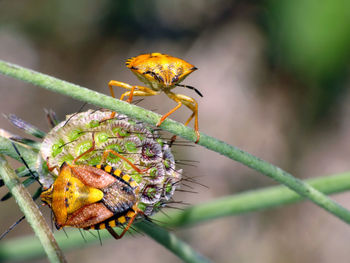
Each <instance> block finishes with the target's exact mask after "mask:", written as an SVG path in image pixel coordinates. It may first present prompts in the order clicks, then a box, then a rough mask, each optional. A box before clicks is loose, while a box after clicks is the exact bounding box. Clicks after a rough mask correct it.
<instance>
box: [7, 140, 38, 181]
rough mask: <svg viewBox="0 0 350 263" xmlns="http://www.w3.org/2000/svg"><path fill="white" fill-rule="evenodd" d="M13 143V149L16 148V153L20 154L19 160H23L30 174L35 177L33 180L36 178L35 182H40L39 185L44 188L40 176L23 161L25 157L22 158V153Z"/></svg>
mask: <svg viewBox="0 0 350 263" xmlns="http://www.w3.org/2000/svg"><path fill="white" fill-rule="evenodd" d="M11 143H12V146H13V148H15V151H16V153H17V154H18V156H19V158H20V159H21V160H22V162H23V164H24V166H25V167H26V168H27V169H28V171H29V173H30V174H31V175H32V176H33V178H34V179H35V180H37V181H38V183H39V184H40V185H41V186H43V185H42V183H40V181H39V178H38V176H37V175H35V174H34V172H33V171H32V170H31V169H30V168H29V166H28V164H27V162H26V161H25V160H24V159H23V157H22V155H21V153H20V152H19V150H18V148H17V146H16V144H14V143H13V142H11Z"/></svg>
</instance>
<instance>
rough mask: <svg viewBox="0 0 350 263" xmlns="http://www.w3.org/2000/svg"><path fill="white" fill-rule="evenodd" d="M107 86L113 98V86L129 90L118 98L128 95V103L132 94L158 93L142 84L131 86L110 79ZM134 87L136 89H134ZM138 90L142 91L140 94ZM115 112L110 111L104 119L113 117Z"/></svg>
mask: <svg viewBox="0 0 350 263" xmlns="http://www.w3.org/2000/svg"><path fill="white" fill-rule="evenodd" d="M108 87H109V91H110V93H111V96H112V97H113V98H115V95H114V90H113V87H121V88H124V89H128V90H130V91H127V92H124V93H123V94H122V95H121V96H120V100H123V99H124V97H125V96H128V99H127V102H129V103H131V101H132V98H133V96H134V95H135V96H151V95H156V94H158V93H157V92H154V91H153V90H151V89H149V88H146V87H142V86H131V85H129V84H127V83H124V82H120V81H116V80H111V81H110V82H109V83H108ZM135 89H136V91H135ZM138 91H142V92H141V94H140V93H138ZM143 94H149V95H143ZM115 114H116V113H115V112H112V113H111V115H110V116H109V117H108V118H107V119H104V120H109V119H113V118H114V117H115Z"/></svg>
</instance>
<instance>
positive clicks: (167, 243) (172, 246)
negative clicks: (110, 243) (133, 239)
mask: <svg viewBox="0 0 350 263" xmlns="http://www.w3.org/2000/svg"><path fill="white" fill-rule="evenodd" d="M135 226H136V227H137V228H138V229H140V230H141V231H142V232H144V233H146V234H147V235H148V236H150V237H151V238H153V239H154V240H156V241H157V242H158V243H159V244H162V245H163V246H164V247H166V248H167V249H169V250H170V251H172V252H173V253H174V254H175V255H177V256H178V257H179V258H181V259H182V260H183V261H184V262H189V263H195V262H210V260H209V259H207V258H205V257H203V256H202V255H201V254H199V253H198V252H196V251H194V250H193V249H192V248H191V247H190V246H189V245H188V244H186V243H184V242H183V241H181V240H179V239H178V238H177V237H176V236H175V235H174V234H172V233H169V232H168V231H166V230H165V229H164V228H161V227H159V226H157V225H155V224H152V223H150V222H147V221H146V222H140V223H135Z"/></svg>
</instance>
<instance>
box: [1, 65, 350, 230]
mask: <svg viewBox="0 0 350 263" xmlns="http://www.w3.org/2000/svg"><path fill="white" fill-rule="evenodd" d="M0 73H2V74H4V75H7V76H11V77H13V78H16V79H19V80H23V81H26V82H29V83H32V84H34V85H36V86H39V87H42V88H45V89H48V90H51V91H54V92H58V93H61V94H63V95H66V96H70V97H72V98H75V99H77V100H81V101H85V102H88V103H91V104H94V105H96V106H99V107H103V108H107V109H110V110H114V111H117V112H119V113H123V114H126V115H128V116H130V117H132V118H135V119H137V120H140V121H143V122H146V123H149V124H151V125H155V124H156V123H157V121H158V120H159V118H160V115H159V114H156V113H154V112H151V111H147V110H145V109H142V108H140V107H138V106H135V105H132V104H129V103H126V102H124V101H120V100H116V99H114V98H112V97H110V96H106V95H103V94H101V93H98V92H95V91H92V90H89V89H87V88H83V87H80V86H78V85H74V84H71V83H69V82H66V81H62V80H59V79H57V78H54V77H51V76H48V75H45V74H42V73H39V72H35V71H32V70H29V69H26V68H23V67H20V66H18V65H14V64H11V63H8V62H5V61H1V60H0ZM161 128H162V129H164V130H167V131H169V132H171V133H174V134H176V135H178V136H180V137H182V138H185V139H187V140H190V141H195V140H196V135H195V133H194V131H193V130H192V129H190V128H188V127H186V126H184V125H182V124H180V123H178V122H175V121H173V120H171V119H169V118H167V119H166V120H165V121H164V122H163V123H162V125H161ZM198 144H199V145H202V146H204V147H206V148H208V149H210V150H213V151H216V152H218V153H220V154H222V155H224V156H226V157H228V158H231V159H232V160H235V161H238V162H240V163H242V164H244V165H246V166H248V167H250V168H252V169H254V170H256V171H259V172H261V173H262V174H264V175H266V176H269V177H270V178H272V179H274V180H275V181H277V182H279V183H281V184H284V185H285V186H287V187H289V188H290V189H292V190H294V191H295V192H297V193H298V194H299V195H301V196H302V197H305V198H307V199H309V200H311V201H312V202H314V203H315V204H317V205H318V206H320V207H322V208H324V209H325V210H327V211H329V212H330V213H332V214H334V215H335V216H337V217H338V218H340V219H341V220H343V221H345V222H347V223H350V211H348V210H347V209H345V208H344V207H342V206H340V205H339V204H338V203H336V202H334V201H333V200H331V199H330V198H328V197H327V196H325V195H324V194H322V193H321V192H319V191H317V190H316V189H315V188H313V187H311V186H310V185H308V184H306V183H304V182H303V181H301V180H299V179H297V178H295V177H293V176H292V175H291V174H289V173H287V172H285V171H283V170H282V169H280V168H278V167H276V166H274V165H272V164H270V163H268V162H266V161H263V160H261V159H259V158H257V157H255V156H253V155H251V154H249V153H247V152H244V151H242V150H241V149H239V148H236V147H234V146H231V145H229V144H226V143H225V142H222V141H220V140H218V139H215V138H213V137H210V136H208V135H205V134H203V133H201V137H200V140H199V143H198Z"/></svg>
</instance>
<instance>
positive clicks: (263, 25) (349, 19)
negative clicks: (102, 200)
mask: <svg viewBox="0 0 350 263" xmlns="http://www.w3.org/2000/svg"><path fill="white" fill-rule="evenodd" d="M146 52H162V53H167V54H170V55H173V56H176V57H180V58H183V59H185V60H187V61H188V62H190V63H192V64H194V65H195V66H196V67H198V68H199V70H198V71H196V72H194V73H193V74H192V75H191V76H189V77H188V78H187V79H186V81H185V83H186V84H188V85H192V86H195V87H196V88H198V89H199V90H200V91H201V92H202V93H203V94H204V98H200V97H199V96H198V95H197V94H195V93H194V92H193V91H191V90H185V89H184V88H177V91H178V92H179V93H183V94H188V95H190V96H193V97H194V98H196V99H198V102H199V125H200V130H201V131H202V132H204V133H206V134H209V135H212V136H214V137H217V138H219V139H221V140H224V141H226V142H228V143H229V144H232V145H235V146H238V147H240V148H242V149H244V150H246V151H248V152H250V153H252V154H254V155H257V156H259V157H261V158H263V159H265V160H267V161H269V162H271V163H273V164H275V165H278V166H280V167H282V168H283V169H285V170H287V171H289V172H291V173H292V174H293V175H295V176H297V177H299V178H311V177H316V176H324V175H328V174H334V173H339V172H344V171H349V170H350V161H349V160H350V136H349V135H350V106H349V105H350V92H349V87H350V78H349V60H350V1H347V0H323V1H318V0H294V1H288V0H265V1H253V0H252V1H240V0H206V1H203V0H192V1H188V0H178V1H170V0H148V1H141V0H134V1H127V0H100V1H91V0H84V1H83V0H75V1H69V0H51V1H43V0H27V1H11V0H2V1H0V59H3V60H7V61H9V62H13V63H16V64H19V65H22V66H24V67H28V68H31V69H34V70H37V71H40V72H43V73H46V74H49V75H52V76H55V77H58V78H61V79H64V80H67V81H70V82H73V83H76V84H79V85H82V86H85V87H88V88H90V89H93V90H96V91H99V92H102V93H106V94H108V88H107V83H108V81H109V80H111V79H115V80H119V81H124V82H127V83H130V84H139V81H138V80H137V79H136V78H135V76H134V75H133V74H132V73H131V72H130V71H129V70H128V69H127V68H126V67H125V65H124V61H125V60H126V59H127V58H128V57H131V56H136V55H138V54H141V53H146ZM121 92H122V91H121V90H117V94H118V95H120V94H121ZM81 105H82V103H81V102H78V101H75V100H72V99H70V98H68V97H64V96H61V95H58V94H54V93H52V92H49V91H46V90H43V89H41V88H37V87H33V86H31V85H28V84H26V83H23V82H20V81H18V80H14V79H10V78H7V77H4V76H0V112H1V113H4V114H9V113H14V114H16V115H17V116H19V117H21V118H23V119H24V120H27V121H29V122H30V123H33V124H35V125H36V126H38V127H40V128H41V129H42V130H45V131H48V130H49V128H48V125H47V123H46V119H45V116H44V111H43V109H44V108H47V109H53V110H54V111H56V113H57V115H58V117H59V118H60V119H63V118H64V117H65V115H66V114H70V113H73V112H76V111H77V110H78V109H79V108H80V107H81ZM139 105H140V106H142V107H145V108H147V109H151V110H155V111H156V112H158V113H165V112H167V111H168V110H169V109H171V108H172V107H173V106H174V105H175V103H174V102H172V101H170V100H168V99H167V98H166V96H165V95H164V94H162V95H160V96H156V97H148V98H146V99H145V100H144V101H142V102H141V103H140V104H139ZM88 107H89V106H87V108H88ZM189 114H190V111H189V110H188V109H186V108H183V109H181V110H179V111H178V112H177V113H176V114H174V115H173V118H174V119H176V120H178V121H184V120H186V119H187V117H188V116H189ZM0 127H1V128H3V129H6V130H9V131H11V132H13V133H19V134H21V135H23V134H22V133H20V132H19V131H18V130H17V129H16V128H14V127H12V126H11V125H10V124H9V123H8V122H7V120H6V119H5V118H3V117H2V116H1V117H0ZM174 151H175V155H176V158H177V159H187V160H196V161H199V163H198V164H196V165H197V167H190V166H185V167H184V169H185V173H186V174H188V175H191V176H200V179H199V180H200V182H201V183H202V184H204V185H206V186H208V189H207V188H204V187H201V186H199V185H197V186H195V191H196V192H197V194H190V193H181V194H179V195H177V200H183V201H185V202H188V203H191V204H197V203H201V202H206V201H209V200H213V199H215V198H219V197H222V196H225V195H229V194H235V193H238V192H240V191H244V190H248V189H255V188H259V187H263V186H267V185H274V184H275V183H274V182H272V181H271V180H270V179H268V178H265V177H264V176H262V175H260V174H258V173H256V172H254V171H252V170H251V169H248V168H245V167H243V166H242V165H240V164H237V163H235V162H233V161H231V160H229V159H227V158H225V157H223V156H220V155H218V154H216V153H213V152H210V151H208V150H206V149H205V148H203V147H199V146H196V147H175V149H174ZM4 193H5V191H4V190H3V189H2V190H0V194H1V195H2V194H4ZM334 199H335V200H336V201H338V202H340V203H341V204H342V205H344V206H345V207H347V208H349V209H350V193H343V194H340V195H337V196H334ZM0 206H1V207H0V209H1V210H0V211H1V212H0V232H3V231H5V230H6V229H7V228H8V226H9V225H11V224H12V223H13V222H15V221H16V220H17V219H18V218H19V217H20V216H21V212H20V211H19V209H18V207H17V206H16V205H15V201H14V200H9V201H7V202H4V203H1V204H0ZM44 210H46V212H47V213H46V216H47V219H48V220H50V217H49V213H48V211H47V210H48V209H44ZM31 233H32V230H31V229H30V227H29V226H28V224H27V223H26V222H23V223H21V224H20V225H19V226H18V227H17V228H16V229H15V230H13V231H12V232H11V233H10V234H9V235H8V236H7V239H10V238H12V237H18V236H21V235H29V234H31ZM175 234H176V235H177V236H179V237H180V238H182V239H183V240H185V241H186V242H188V243H189V244H190V245H191V246H193V247H194V248H195V249H196V250H198V251H200V252H201V253H203V254H205V255H206V256H208V257H209V258H211V259H212V260H213V261H214V262H261V263H265V262H266V263H267V262H269V263H270V262H288V263H289V262H319V263H323V262H349V259H350V250H349V240H350V228H349V226H348V225H346V224H345V223H343V222H341V221H340V220H338V219H336V218H335V217H333V216H332V215H330V214H328V213H326V212H324V211H323V210H321V209H320V208H318V207H316V206H315V205H313V204H310V203H309V202H304V203H301V204H296V205H290V206H287V207H283V208H276V209H273V210H269V211H263V212H256V213H249V214H245V215H240V216H236V217H228V218H223V219H219V220H215V221H212V222H208V223H203V224H200V225H197V226H195V227H188V228H185V229H180V230H176V231H175ZM66 255H67V258H68V260H69V262H85V263H90V262H116V261H118V262H179V260H178V259H177V258H176V257H175V256H174V255H172V254H171V253H170V252H168V251H167V250H166V249H164V248H163V247H161V246H160V245H159V244H157V243H155V242H154V241H153V240H151V239H149V238H148V237H146V236H140V235H138V236H136V237H130V236H129V237H126V238H123V239H122V240H121V241H114V240H109V241H105V242H104V244H103V246H102V247H101V246H94V247H86V248H83V249H79V250H74V251H70V252H67V253H66ZM35 262H38V261H35ZM40 262H46V260H42V261H40Z"/></svg>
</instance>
